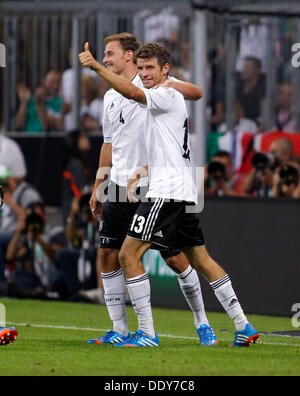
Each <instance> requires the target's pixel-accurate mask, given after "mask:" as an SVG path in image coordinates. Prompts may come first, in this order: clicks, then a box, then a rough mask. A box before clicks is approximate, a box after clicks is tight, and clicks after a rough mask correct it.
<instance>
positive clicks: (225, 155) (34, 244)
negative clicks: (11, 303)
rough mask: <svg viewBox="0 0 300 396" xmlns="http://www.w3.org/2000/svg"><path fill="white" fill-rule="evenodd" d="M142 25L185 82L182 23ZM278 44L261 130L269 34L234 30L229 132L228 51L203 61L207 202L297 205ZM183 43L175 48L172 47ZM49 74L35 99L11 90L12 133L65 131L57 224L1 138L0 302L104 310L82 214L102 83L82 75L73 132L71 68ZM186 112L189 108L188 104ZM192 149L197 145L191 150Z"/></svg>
mask: <svg viewBox="0 0 300 396" xmlns="http://www.w3.org/2000/svg"><path fill="white" fill-rule="evenodd" d="M142 17H143V18H144V19H146V20H147V23H146V25H145V26H146V27H147V35H146V36H145V39H146V40H145V41H150V40H151V41H152V40H153V41H160V42H161V43H163V44H164V45H166V46H167V47H169V48H170V50H171V53H172V55H173V66H172V72H171V74H172V75H173V76H174V77H177V78H179V79H182V80H186V81H187V80H191V78H192V76H191V61H190V42H189V40H186V41H184V42H182V40H180V37H179V33H180V23H179V18H178V17H177V16H176V15H173V14H172V13H171V14H170V12H169V11H168V12H162V13H161V14H159V15H157V16H156V18H153V17H147V15H146V14H145V13H144V14H143V15H142ZM280 32H282V34H281V35H279V37H278V45H277V47H276V48H277V54H278V60H279V61H278V62H277V69H276V74H277V76H276V79H277V82H278V86H277V95H276V98H275V100H276V111H275V116H274V119H273V121H272V122H273V126H272V128H271V129H268V130H265V129H264V117H263V115H264V113H263V108H264V100H265V97H266V64H265V61H266V56H267V34H266V25H265V24H263V23H261V22H260V21H251V24H250V23H248V24H247V23H245V24H244V25H243V26H242V27H241V29H240V35H239V43H238V46H239V51H238V58H237V59H236V70H235V74H236V76H235V84H234V91H235V106H234V117H233V118H234V127H233V128H229V127H228V126H227V124H226V105H225V104H226V48H225V43H224V40H222V39H221V40H219V41H218V42H217V43H215V45H214V47H213V48H212V50H211V51H210V53H209V57H208V61H209V63H208V68H207V70H208V75H207V81H209V86H208V97H207V147H206V149H207V150H206V151H207V164H206V167H205V193H206V195H207V196H221V197H222V196H231V197H248V198H255V197H259V198H286V199H299V198H300V178H299V177H300V157H299V156H300V133H297V132H300V131H297V120H296V116H295V105H296V104H295V99H294V89H293V85H292V84H291V75H290V66H289V65H290V62H289V53H288V50H287V48H288V46H289V34H290V29H289V25H288V22H286V23H284V24H283V26H282V28H281V30H280ZM178 43H180V45H178ZM71 52H72V51H70V54H69V55H70V61H69V63H70V67H69V68H67V69H66V70H63V71H57V70H49V71H48V72H47V73H46V75H45V76H44V79H43V82H42V84H41V85H40V86H38V87H37V88H36V89H35V90H34V91H33V90H32V88H31V87H30V86H28V85H27V84H26V83H25V82H24V81H19V83H18V85H17V114H16V118H15V121H16V122H15V124H16V129H17V131H20V132H26V133H41V132H49V131H51V132H58V133H59V132H64V133H65V134H64V135H63V138H64V142H65V143H64V150H63V156H62V158H61V162H62V164H61V168H62V171H63V173H62V180H63V184H62V192H61V207H60V211H61V214H62V222H61V223H59V224H54V225H53V224H52V225H51V226H50V225H49V219H48V217H47V210H46V208H45V205H44V201H43V197H41V194H40V192H39V191H37V189H36V187H35V186H33V185H31V184H29V183H28V182H27V181H26V180H27V176H28V175H27V169H26V153H22V151H21V149H20V147H19V146H18V144H17V143H16V141H15V140H13V139H11V138H9V137H8V136H5V135H4V134H0V184H1V185H2V186H3V188H4V201H5V203H4V206H3V207H2V209H1V212H0V295H1V294H2V295H11V296H18V297H35V296H37V297H39V298H60V299H61V298H63V299H69V300H89V301H90V300H92V301H97V302H103V291H102V284H101V277H100V276H98V272H99V268H98V256H97V255H98V249H97V247H98V246H97V228H98V225H97V224H96V223H95V221H94V219H93V217H92V216H91V213H90V209H89V197H90V194H91V188H92V187H91V186H92V184H93V181H94V176H95V175H93V174H92V170H91V169H92V166H91V164H90V163H89V159H90V156H89V150H90V148H91V147H90V136H91V135H92V134H94V133H96V135H97V136H100V135H101V128H102V111H103V97H104V94H105V92H106V90H107V89H108V86H107V85H106V83H104V82H103V81H102V80H101V79H100V78H98V77H97V76H96V74H95V73H93V72H91V71H90V70H89V69H83V70H82V75H81V104H80V128H79V129H78V130H75V129H74V120H73V119H72V98H73V86H74V84H75V81H74V75H75V72H74V69H73V67H72V54H71ZM188 107H190V105H188ZM194 144H195V143H194Z"/></svg>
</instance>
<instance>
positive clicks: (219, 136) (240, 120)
mask: <svg viewBox="0 0 300 396" xmlns="http://www.w3.org/2000/svg"><path fill="white" fill-rule="evenodd" d="M234 122H235V125H234V128H233V130H229V129H228V127H227V125H226V123H225V122H222V123H221V124H220V125H219V126H218V128H217V130H216V131H214V132H211V133H209V134H208V135H207V146H206V149H207V158H208V160H210V159H211V157H212V156H213V155H215V153H216V152H217V151H220V150H223V151H227V152H229V153H231V157H232V166H233V171H234V172H236V171H238V169H239V168H240V166H241V165H242V160H243V158H242V156H243V147H242V144H241V141H242V138H243V135H244V134H245V133H249V134H255V133H256V132H257V131H258V128H257V125H256V123H255V122H254V121H252V120H249V119H247V118H245V110H244V107H243V105H242V104H241V102H239V101H236V103H235V120H234Z"/></svg>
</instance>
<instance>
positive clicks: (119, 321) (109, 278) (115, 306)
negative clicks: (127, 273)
mask: <svg viewBox="0 0 300 396" xmlns="http://www.w3.org/2000/svg"><path fill="white" fill-rule="evenodd" d="M101 278H102V282H103V289H104V298H105V303H106V306H107V310H108V313H109V317H110V319H111V320H112V321H113V326H114V327H113V329H114V331H117V332H118V333H120V334H122V335H127V334H128V324H127V318H126V288H125V279H124V275H123V271H122V269H120V270H118V271H114V272H109V273H107V274H104V273H101Z"/></svg>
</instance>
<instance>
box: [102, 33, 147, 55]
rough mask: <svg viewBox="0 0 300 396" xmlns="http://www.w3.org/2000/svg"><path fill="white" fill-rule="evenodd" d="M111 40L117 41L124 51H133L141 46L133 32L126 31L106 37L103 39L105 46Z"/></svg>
mask: <svg viewBox="0 0 300 396" xmlns="http://www.w3.org/2000/svg"><path fill="white" fill-rule="evenodd" d="M112 41H118V42H119V43H120V45H121V47H122V48H123V50H124V51H133V52H135V51H137V50H138V49H139V48H140V46H141V43H140V42H139V41H138V39H137V38H136V37H135V36H134V35H133V34H131V33H127V32H123V33H119V34H114V35H112V36H108V37H106V38H105V40H104V44H105V46H106V45H107V44H108V43H111V42H112Z"/></svg>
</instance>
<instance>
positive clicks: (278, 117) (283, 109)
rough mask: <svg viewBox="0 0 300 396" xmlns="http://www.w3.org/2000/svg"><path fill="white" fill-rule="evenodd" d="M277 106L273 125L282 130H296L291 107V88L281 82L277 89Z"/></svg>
mask: <svg viewBox="0 0 300 396" xmlns="http://www.w3.org/2000/svg"><path fill="white" fill-rule="evenodd" d="M278 102H279V103H278V107H277V108H276V113H275V126H276V129H277V130H280V131H282V132H296V118H295V113H294V108H293V88H292V86H291V84H289V83H286V82H285V83H282V84H280V86H279V89H278Z"/></svg>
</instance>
